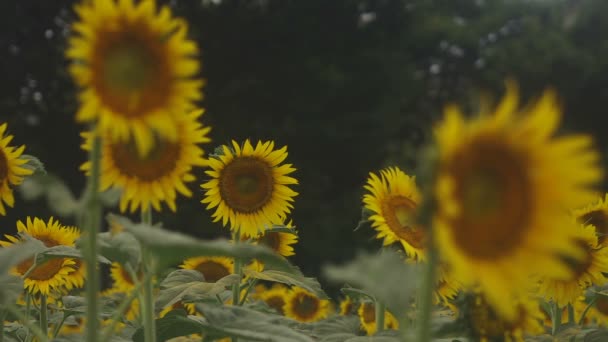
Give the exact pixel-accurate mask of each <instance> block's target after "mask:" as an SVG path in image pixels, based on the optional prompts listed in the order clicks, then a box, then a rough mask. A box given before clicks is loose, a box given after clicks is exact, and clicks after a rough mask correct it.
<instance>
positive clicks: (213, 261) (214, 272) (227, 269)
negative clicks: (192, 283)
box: [179, 257, 234, 283]
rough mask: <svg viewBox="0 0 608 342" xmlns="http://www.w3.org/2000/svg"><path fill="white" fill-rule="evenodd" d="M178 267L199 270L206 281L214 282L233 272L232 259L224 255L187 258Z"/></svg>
mask: <svg viewBox="0 0 608 342" xmlns="http://www.w3.org/2000/svg"><path fill="white" fill-rule="evenodd" d="M179 267H180V268H183V269H185V270H196V271H199V272H200V273H201V274H202V275H203V277H205V281H206V282H208V283H215V282H216V281H218V280H220V279H222V278H224V277H225V276H228V275H230V274H232V273H234V261H233V260H232V259H230V258H226V257H194V258H188V259H186V260H184V263H183V264H181V265H180V266H179Z"/></svg>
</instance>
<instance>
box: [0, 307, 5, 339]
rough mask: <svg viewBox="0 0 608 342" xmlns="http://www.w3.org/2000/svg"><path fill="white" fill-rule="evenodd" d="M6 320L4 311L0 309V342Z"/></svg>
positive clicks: (2, 337)
mask: <svg viewBox="0 0 608 342" xmlns="http://www.w3.org/2000/svg"><path fill="white" fill-rule="evenodd" d="M5 318H6V311H5V310H4V309H0V342H4V319H5Z"/></svg>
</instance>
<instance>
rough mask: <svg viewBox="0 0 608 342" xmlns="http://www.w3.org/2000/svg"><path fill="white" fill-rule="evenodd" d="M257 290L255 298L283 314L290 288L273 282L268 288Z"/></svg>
mask: <svg viewBox="0 0 608 342" xmlns="http://www.w3.org/2000/svg"><path fill="white" fill-rule="evenodd" d="M257 290H258V292H257V293H256V296H255V297H256V298H258V299H260V300H262V301H264V303H266V305H268V306H269V307H271V308H273V309H274V310H276V312H277V313H279V314H281V315H285V303H286V302H287V298H288V297H289V294H290V292H291V290H289V289H288V288H287V287H285V285H283V284H275V285H273V286H272V288H270V289H266V288H265V287H264V288H259V289H257Z"/></svg>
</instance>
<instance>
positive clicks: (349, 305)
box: [340, 297, 355, 316]
mask: <svg viewBox="0 0 608 342" xmlns="http://www.w3.org/2000/svg"><path fill="white" fill-rule="evenodd" d="M354 312H355V303H354V302H353V300H352V299H351V298H350V297H346V298H344V299H343V300H341V301H340V315H343V316H346V315H350V314H352V313H354Z"/></svg>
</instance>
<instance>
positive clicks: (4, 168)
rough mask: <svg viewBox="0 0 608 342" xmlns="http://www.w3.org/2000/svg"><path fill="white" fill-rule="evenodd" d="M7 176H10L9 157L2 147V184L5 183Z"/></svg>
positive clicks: (0, 176) (0, 158)
mask: <svg viewBox="0 0 608 342" xmlns="http://www.w3.org/2000/svg"><path fill="white" fill-rule="evenodd" d="M0 138H1V137H0ZM7 178H8V159H7V158H6V154H5V153H4V151H3V150H2V149H1V148H0V184H1V183H3V182H4V180H5V179H7Z"/></svg>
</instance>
